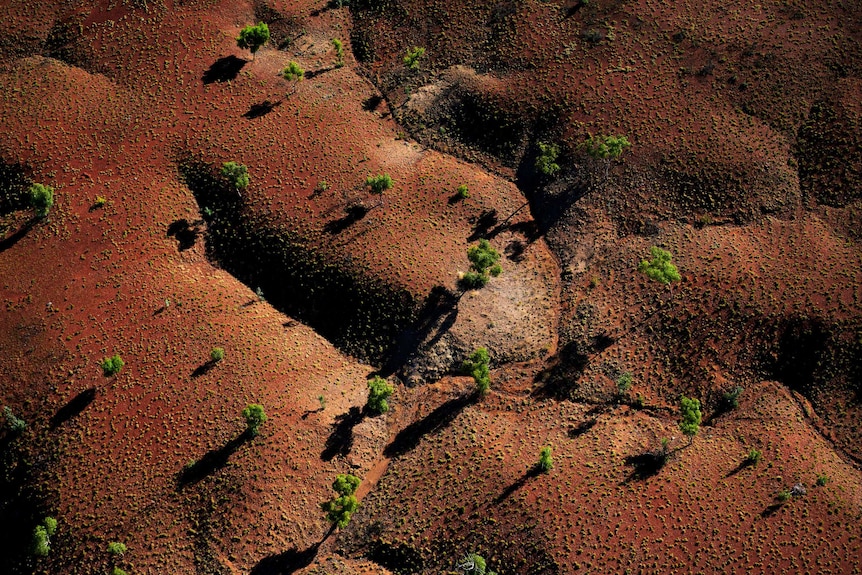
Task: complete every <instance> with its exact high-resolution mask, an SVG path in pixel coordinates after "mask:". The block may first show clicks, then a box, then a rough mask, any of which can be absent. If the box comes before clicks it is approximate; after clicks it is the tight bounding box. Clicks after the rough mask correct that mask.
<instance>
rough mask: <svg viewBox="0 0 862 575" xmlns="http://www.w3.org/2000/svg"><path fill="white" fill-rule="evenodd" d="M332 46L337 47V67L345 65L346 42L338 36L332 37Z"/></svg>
mask: <svg viewBox="0 0 862 575" xmlns="http://www.w3.org/2000/svg"><path fill="white" fill-rule="evenodd" d="M332 47H333V48H334V49H335V67H336V68H341V67H342V66H344V43H343V42H342V41H341V40H339V39H338V38H333V39H332Z"/></svg>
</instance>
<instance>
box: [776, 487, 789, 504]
mask: <svg viewBox="0 0 862 575" xmlns="http://www.w3.org/2000/svg"><path fill="white" fill-rule="evenodd" d="M790 497H791V494H790V490H789V489H782V490H781V491H779V492H778V495H776V496H775V498H776V499H777V500H778V502H779V503H786V502H788V501H789V500H790Z"/></svg>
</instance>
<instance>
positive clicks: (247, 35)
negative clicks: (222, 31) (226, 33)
mask: <svg viewBox="0 0 862 575" xmlns="http://www.w3.org/2000/svg"><path fill="white" fill-rule="evenodd" d="M268 41H269V26H267V24H266V22H258V23H257V25H256V26H252V25H251V24H249V25H248V26H246V27H245V28H243V29H242V30H240V32H239V36H237V38H236V45H237V46H238V47H239V48H240V49H242V50H249V51H251V57H252V59H254V55H255V54H256V53H257V51H258V50H260V47H261V46H263V45H264V44H266V43H267V42H268Z"/></svg>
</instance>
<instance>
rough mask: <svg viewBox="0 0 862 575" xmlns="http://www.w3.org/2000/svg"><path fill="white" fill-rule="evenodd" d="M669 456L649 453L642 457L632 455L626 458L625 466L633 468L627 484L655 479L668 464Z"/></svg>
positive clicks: (642, 454) (626, 481) (643, 454)
mask: <svg viewBox="0 0 862 575" xmlns="http://www.w3.org/2000/svg"><path fill="white" fill-rule="evenodd" d="M667 460H668V454H667V453H662V452H654V451H648V452H647V453H641V454H640V455H630V456H628V457H626V458H625V464H626V465H629V466H631V467H633V468H634V469H632V472H631V475H629V476H628V477H627V478H626V480H625V483H629V482H631V481H644V480H646V479H649V478H650V477H653V476H655V475H657V474H658V472H659V471H661V469H662V467H664V466H665V463H667Z"/></svg>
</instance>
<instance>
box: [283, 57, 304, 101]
mask: <svg viewBox="0 0 862 575" xmlns="http://www.w3.org/2000/svg"><path fill="white" fill-rule="evenodd" d="M279 75H280V76H281V77H282V78H284V79H285V80H287V81H288V82H291V84H292V86H293V90H292V91H291V93H293V92H296V85H297V84H299V83H300V82H302V80H303V79H304V78H305V70H304V69H303V68H302V66H300V65H299V63H297V62H294V61H293V60H291V61H290V62H288V63H287V66H285V67H284V68H283V69H282V70H281V72H279Z"/></svg>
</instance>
